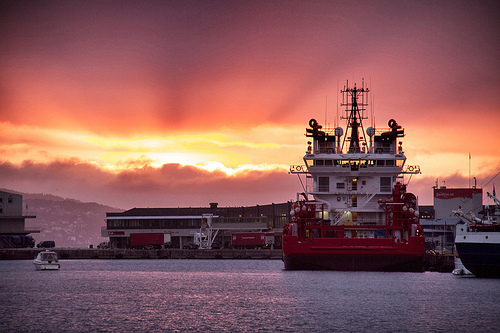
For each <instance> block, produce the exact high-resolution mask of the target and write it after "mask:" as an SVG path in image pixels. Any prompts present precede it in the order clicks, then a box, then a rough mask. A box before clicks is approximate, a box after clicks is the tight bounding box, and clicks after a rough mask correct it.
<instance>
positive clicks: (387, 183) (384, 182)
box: [380, 177, 392, 192]
mask: <svg viewBox="0 0 500 333" xmlns="http://www.w3.org/2000/svg"><path fill="white" fill-rule="evenodd" d="M391 185H392V184H391V177H380V192H391Z"/></svg>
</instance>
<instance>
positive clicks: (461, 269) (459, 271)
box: [451, 256, 474, 276]
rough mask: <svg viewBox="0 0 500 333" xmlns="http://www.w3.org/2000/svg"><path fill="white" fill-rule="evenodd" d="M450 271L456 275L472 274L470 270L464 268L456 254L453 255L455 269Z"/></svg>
mask: <svg viewBox="0 0 500 333" xmlns="http://www.w3.org/2000/svg"><path fill="white" fill-rule="evenodd" d="M451 273H452V274H453V275H456V276H462V275H467V276H474V274H472V272H471V271H469V270H468V269H467V268H465V266H464V264H462V260H460V257H458V256H455V269H454V270H453V271H452V272H451Z"/></svg>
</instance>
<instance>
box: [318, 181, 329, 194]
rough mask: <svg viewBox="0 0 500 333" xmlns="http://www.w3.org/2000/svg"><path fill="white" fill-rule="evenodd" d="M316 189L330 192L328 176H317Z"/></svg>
mask: <svg viewBox="0 0 500 333" xmlns="http://www.w3.org/2000/svg"><path fill="white" fill-rule="evenodd" d="M318 191H319V192H330V177H318Z"/></svg>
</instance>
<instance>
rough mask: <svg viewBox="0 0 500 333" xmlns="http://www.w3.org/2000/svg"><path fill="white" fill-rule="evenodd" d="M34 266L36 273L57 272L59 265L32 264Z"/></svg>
mask: <svg viewBox="0 0 500 333" xmlns="http://www.w3.org/2000/svg"><path fill="white" fill-rule="evenodd" d="M33 264H34V265H35V268H36V270H37V271H47V270H49V271H53V270H58V269H59V267H60V265H59V264H53V263H50V264H49V263H36V262H35V263H33Z"/></svg>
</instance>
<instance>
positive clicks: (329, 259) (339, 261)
mask: <svg viewBox="0 0 500 333" xmlns="http://www.w3.org/2000/svg"><path fill="white" fill-rule="evenodd" d="M423 260H424V257H423V256H407V255H404V254H401V255H396V254H392V255H354V254H347V253H346V254H343V255H321V256H307V255H295V256H287V255H283V262H284V264H285V269H286V270H334V271H383V272H423V271H424V269H423Z"/></svg>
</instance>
